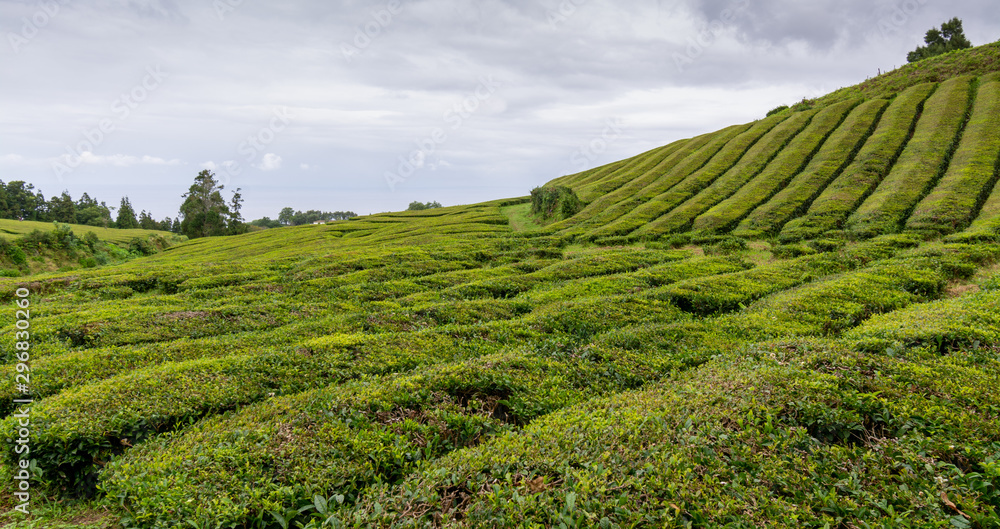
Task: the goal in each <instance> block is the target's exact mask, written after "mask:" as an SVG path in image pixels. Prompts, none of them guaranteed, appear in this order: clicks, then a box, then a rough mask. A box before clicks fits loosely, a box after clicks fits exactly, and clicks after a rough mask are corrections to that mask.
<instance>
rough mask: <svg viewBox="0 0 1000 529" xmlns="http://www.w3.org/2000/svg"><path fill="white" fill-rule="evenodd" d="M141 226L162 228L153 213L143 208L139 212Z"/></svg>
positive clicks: (143, 227)
mask: <svg viewBox="0 0 1000 529" xmlns="http://www.w3.org/2000/svg"><path fill="white" fill-rule="evenodd" d="M139 227H140V228H142V229H144V230H156V229H159V228H160V225H159V223H158V222H156V219H154V218H153V215H151V214H149V213H147V212H146V210H142V212H141V213H139Z"/></svg>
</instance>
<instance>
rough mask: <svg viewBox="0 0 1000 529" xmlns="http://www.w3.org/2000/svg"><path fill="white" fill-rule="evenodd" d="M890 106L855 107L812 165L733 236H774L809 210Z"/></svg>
mask: <svg viewBox="0 0 1000 529" xmlns="http://www.w3.org/2000/svg"><path fill="white" fill-rule="evenodd" d="M888 104H889V103H888V102H887V101H886V100H884V99H873V100H871V101H867V102H865V103H862V104H861V105H859V106H858V107H857V108H855V109H854V111H853V112H851V114H850V115H849V116H848V117H847V119H846V120H845V121H844V123H843V124H842V125H841V126H840V127H839V128H838V129H837V130H836V131H834V132H833V134H831V135H830V137H829V138H827V140H826V142H825V143H823V145H822V147H821V148H820V151H819V152H818V153H816V156H814V157H813V158H812V160H811V161H810V162H809V165H808V166H806V168H805V169H803V170H802V172H801V173H799V174H798V175H796V176H795V177H794V178H793V179H792V181H791V182H789V183H788V185H787V186H785V188H784V189H781V190H780V191H778V193H777V194H775V195H774V196H773V198H771V200H769V201H767V202H766V203H764V204H762V205H761V206H760V207H758V208H757V209H755V210H753V212H752V213H750V215H749V216H748V217H747V218H746V219H744V220H743V221H742V222H740V224H739V226H738V227H737V228H736V229H735V230H733V233H734V234H736V235H741V236H753V235H758V234H768V235H773V234H775V233H776V232H777V231H778V230H779V229H781V227H782V226H784V225H785V223H786V222H788V221H789V220H791V219H792V218H793V217H794V216H796V215H797V214H802V213H805V209H806V208H808V207H809V205H810V204H811V203H812V201H813V200H815V198H816V196H817V195H818V194H819V193H820V192H822V190H823V189H825V188H826V186H827V185H828V184H829V183H830V181H831V180H832V179H834V178H836V177H837V176H839V175H840V173H841V171H843V169H844V167H846V166H847V164H848V163H849V162H850V161H851V160H852V159H853V158H854V156H855V155H856V154H857V151H858V149H860V148H861V145H863V144H864V142H865V141H866V140H867V139H868V137H869V136H870V135H871V134H872V132H873V131H874V130H875V124H876V123H877V122H878V120H879V118H880V117H881V115H882V112H883V111H884V110H885V108H886V106H888ZM830 108H836V107H835V106H831V107H830ZM768 182H769V181H768V180H764V181H762V182H761V183H760V184H759V185H760V186H761V187H764V186H767V185H768ZM776 185H780V184H776ZM741 192H742V190H741ZM760 192H761V191H758V190H756V189H754V190H753V191H748V193H754V194H756V193H760Z"/></svg>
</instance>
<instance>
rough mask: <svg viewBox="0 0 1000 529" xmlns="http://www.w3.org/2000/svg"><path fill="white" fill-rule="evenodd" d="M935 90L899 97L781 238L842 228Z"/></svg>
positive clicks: (875, 184) (889, 165)
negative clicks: (863, 142)
mask: <svg viewBox="0 0 1000 529" xmlns="http://www.w3.org/2000/svg"><path fill="white" fill-rule="evenodd" d="M936 88H937V87H936V85H934V84H922V85H917V86H914V87H913V88H910V89H908V90H906V91H904V92H903V93H902V94H900V95H899V96H897V97H896V99H895V100H894V101H893V102H892V103H891V104H890V105H889V108H887V109H886V111H885V113H884V114H883V115H882V119H881V121H879V124H878V127H877V128H876V129H875V132H874V133H873V134H872V135H871V137H869V138H868V141H867V142H866V143H865V145H864V147H862V148H861V151H860V152H858V154H857V156H856V157H855V158H854V160H853V161H852V162H851V165H849V166H848V167H847V168H846V169H844V171H843V172H842V173H841V174H840V176H839V177H837V179H836V180H834V181H833V182H832V183H831V184H830V185H829V186H828V187H827V188H826V189H825V190H824V191H823V193H822V194H820V195H819V196H818V197H817V198H816V200H815V201H813V203H812V205H811V206H810V207H809V210H808V211H807V212H806V213H805V215H803V216H801V217H798V218H796V219H794V220H792V221H791V222H789V223H788V224H786V225H785V227H784V228H783V229H782V230H781V238H782V239H783V240H799V239H811V238H815V237H817V236H819V235H822V234H823V233H825V232H827V231H830V230H835V229H840V228H842V227H843V222H844V220H846V219H847V216H848V215H849V214H850V213H851V212H852V211H854V209H855V208H857V207H858V206H859V205H860V204H861V202H862V201H863V200H864V199H865V197H866V196H868V195H869V194H871V193H872V192H873V191H875V190H876V188H877V187H878V185H879V183H880V182H882V179H883V178H884V177H885V175H886V174H888V172H889V171H890V170H891V169H892V167H893V164H894V163H895V162H896V159H897V158H898V157H899V155H900V153H901V152H902V150H903V148H904V147H905V146H906V143H907V140H908V139H909V138H910V136H911V135H912V134H913V129H914V127H916V124H917V123H918V122H919V119H918V118H920V117H921V109H922V108H923V106H924V101H925V100H926V99H927V97H928V96H930V94H931V93H932V92H933V91H934V90H935V89H936Z"/></svg>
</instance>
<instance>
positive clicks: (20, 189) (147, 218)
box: [0, 180, 181, 233]
mask: <svg viewBox="0 0 1000 529" xmlns="http://www.w3.org/2000/svg"><path fill="white" fill-rule="evenodd" d="M115 210H117V212H116V213H114V212H115ZM0 218H4V219H13V220H35V221H42V222H53V221H54V222H63V223H66V224H83V225H86V226H95V227H101V228H120V229H133V228H142V229H146V230H161V231H172V232H174V233H180V229H181V228H180V221H179V220H178V219H176V218H173V219H171V218H169V217H167V218H165V219H163V220H156V219H154V218H153V216H152V215H151V214H150V213H148V212H146V210H142V211H141V212H140V213H139V214H138V215H137V214H136V212H135V209H134V208H133V207H132V203H131V202H130V201H129V199H128V197H127V196H125V197H122V199H121V203H120V204H119V205H118V207H117V208H115V207H113V206H108V205H107V204H106V203H105V202H103V201H98V200H97V199H96V198H93V197H91V196H90V195H89V194H88V193H84V194H83V195H82V196H81V197H80V198H79V199H77V200H74V199H73V197H72V196H71V195H70V194H69V191H63V192H62V193H61V194H59V195H56V196H54V197H52V198H51V199H48V200H46V198H45V195H44V194H42V192H41V190H38V191H36V190H35V186H34V185H32V184H29V183H27V182H24V181H23V180H13V181H11V182H7V183H4V182H3V181H2V180H0Z"/></svg>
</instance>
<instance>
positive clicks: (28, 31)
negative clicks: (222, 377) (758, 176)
mask: <svg viewBox="0 0 1000 529" xmlns="http://www.w3.org/2000/svg"><path fill="white" fill-rule="evenodd" d="M0 14H2V16H3V20H5V21H7V23H6V24H5V25H4V26H3V30H4V35H5V37H6V39H5V40H6V44H5V45H3V46H0V50H2V51H0V54H4V55H5V56H4V57H3V61H2V63H0V64H2V66H0V82H2V83H3V85H4V87H5V94H6V100H5V101H6V103H7V104H6V105H3V107H2V108H0V122H2V124H3V125H4V126H3V127H2V133H0V145H2V146H3V147H2V149H0V179H2V180H3V181H4V182H9V181H13V180H24V181H26V182H29V183H31V184H33V185H34V187H35V189H36V190H40V191H42V192H43V193H44V195H45V196H46V197H47V198H50V197H52V196H56V195H58V194H60V193H61V192H62V191H63V190H67V191H68V192H69V193H70V194H71V196H72V197H73V198H74V199H79V197H80V196H81V195H82V193H84V192H87V193H89V194H90V195H91V196H92V197H94V198H96V199H97V200H102V201H104V202H105V203H107V204H108V206H115V207H117V205H118V202H119V201H120V199H121V197H123V196H128V197H129V199H130V201H131V202H132V204H133V206H134V207H135V208H136V209H137V212H138V211H139V210H143V209H145V210H147V211H149V212H150V213H151V214H152V216H153V217H154V218H156V219H163V218H164V217H168V216H169V217H170V218H174V217H176V216H178V214H179V213H178V207H179V206H180V204H181V202H182V198H181V195H182V194H183V193H185V192H186V191H187V188H188V186H190V185H191V183H192V182H193V180H194V177H195V176H196V175H197V173H198V172H199V171H200V170H202V169H205V168H207V169H210V170H213V172H214V173H215V174H216V175H217V176H218V177H219V179H220V181H221V182H222V183H223V184H224V185H225V187H226V191H225V192H224V194H225V195H226V197H227V198H228V197H229V196H230V194H231V191H233V190H235V189H236V188H240V189H241V193H242V195H243V197H244V199H245V204H244V209H243V216H244V218H246V219H247V220H253V219H258V218H261V217H265V216H267V217H270V218H275V217H276V216H277V214H278V212H280V210H281V208H283V207H292V208H294V209H296V210H302V211H307V210H310V209H317V210H323V211H336V210H353V211H355V212H357V213H358V214H359V215H368V214H375V213H381V212H388V211H400V210H405V209H406V207H407V205H408V204H409V203H410V202H412V201H421V202H429V201H438V202H440V203H442V204H443V205H446V206H450V205H458V204H472V203H477V202H483V201H488V200H494V199H499V198H512V197H519V196H525V195H527V194H528V193H529V192H530V190H531V189H532V188H533V187H535V186H538V185H541V184H543V183H545V182H547V181H549V180H551V179H553V178H557V177H559V176H563V175H566V174H571V173H575V172H579V171H582V170H585V169H588V168H592V167H596V166H599V165H603V164H606V163H609V162H613V161H616V160H619V159H623V158H627V157H629V156H633V155H635V154H638V153H640V152H644V151H647V150H649V149H652V148H655V147H658V146H662V145H666V144H668V143H671V142H673V141H676V140H679V139H683V138H690V137H693V136H696V135H699V134H703V133H708V132H713V131H716V130H719V129H721V128H723V127H726V126H729V125H733V124H737V123H746V122H749V121H752V120H754V119H759V118H761V117H763V116H764V114H765V113H766V112H767V111H768V110H770V109H771V108H774V107H776V106H779V105H782V104H792V103H795V102H796V101H799V100H801V99H803V98H814V97H817V96H821V95H824V94H826V93H829V92H832V91H834V90H836V89H839V88H842V87H846V86H852V85H854V84H857V83H859V82H862V81H864V80H865V79H866V78H871V77H874V76H876V75H877V73H878V72H881V73H885V72H887V71H891V70H893V69H895V68H897V67H900V66H902V65H905V64H906V54H907V53H908V52H909V51H912V50H913V49H914V48H915V47H916V46H918V45H919V44H921V42H922V39H923V36H924V34H925V32H926V31H927V30H928V29H930V28H932V27H935V26H937V25H940V24H941V23H942V22H944V21H946V20H948V19H950V18H952V17H958V18H960V19H962V20H963V22H964V28H965V33H966V35H967V36H968V37H969V39H970V40H971V41H972V43H973V44H974V45H976V46H980V45H983V44H988V43H991V42H995V41H996V40H997V39H998V38H1000V15H998V14H997V13H996V10H995V8H994V6H992V5H991V4H990V3H988V2H976V1H959V2H951V3H949V4H948V5H945V6H940V5H936V4H932V3H930V2H927V1H926V0H905V1H899V2H895V1H884V2H878V3H877V4H876V5H874V6H873V5H871V4H870V3H867V2H862V1H860V0H857V1H851V2H847V3H844V2H837V3H836V4H834V3H833V2H832V1H830V2H821V3H819V4H816V3H813V4H809V5H800V4H798V3H794V2H789V1H779V0H768V1H765V2H759V3H758V2H754V1H753V0H731V1H726V0H718V1H716V0H713V1H709V2H691V1H688V0H679V1H677V2H674V3H669V4H668V3H666V2H662V1H657V2H650V3H644V4H642V5H639V6H635V5H630V6H621V5H615V4H614V3H612V2H606V1H599V0H590V1H584V0H549V1H547V2H542V3H540V4H539V3H530V2H520V1H515V2H499V1H489V2H483V3H481V4H478V5H476V6H461V7H457V8H456V7H454V6H451V5H450V4H447V3H445V2H441V1H438V0H425V1H415V0H414V1H403V0H390V1H388V2H372V3H367V4H365V5H358V6H352V7H342V6H330V5H326V4H322V3H318V2H294V3H291V4H283V5H281V6H270V5H266V6H261V5H251V4H249V3H243V2H236V1H234V0H219V1H217V2H214V3H196V2H192V1H190V0H181V1H178V2H161V1H156V0H148V1H143V2H138V3H134V2H133V3H130V4H128V5H124V4H117V3H116V4H113V5H109V6H105V7H94V6H87V5H77V4H73V3H69V2H68V1H67V0H47V1H45V2H42V3H40V4H31V3H24V4H21V3H16V4H14V3H5V4H3V5H0Z"/></svg>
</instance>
